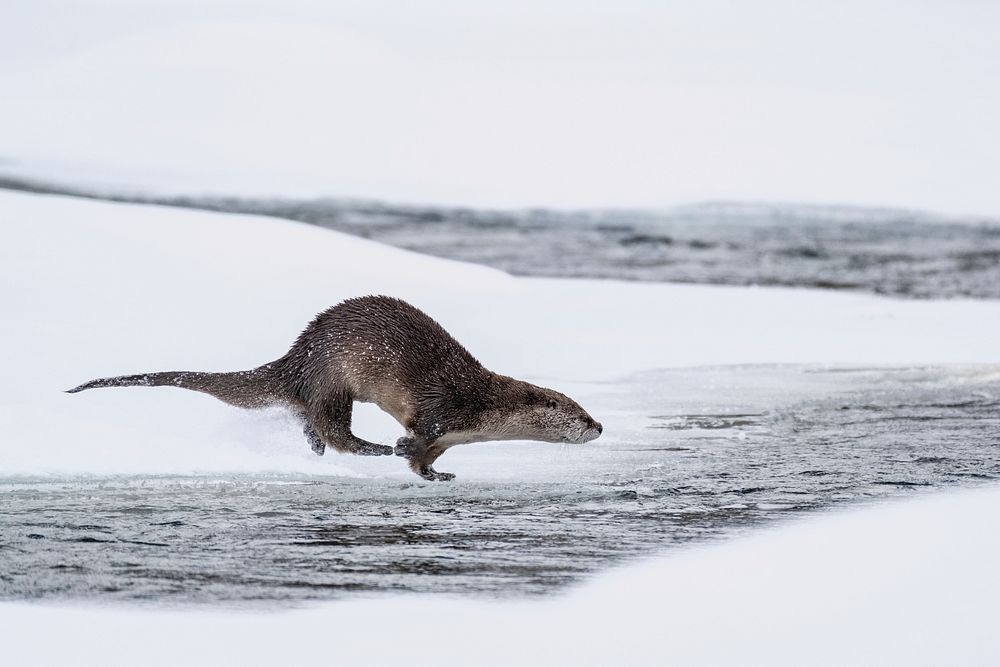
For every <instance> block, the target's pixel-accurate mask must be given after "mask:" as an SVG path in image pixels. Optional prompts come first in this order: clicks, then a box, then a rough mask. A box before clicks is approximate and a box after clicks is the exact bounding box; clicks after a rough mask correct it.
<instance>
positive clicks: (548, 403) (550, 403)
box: [545, 398, 559, 410]
mask: <svg viewBox="0 0 1000 667" xmlns="http://www.w3.org/2000/svg"><path fill="white" fill-rule="evenodd" d="M545 407H547V408H551V409H553V410H555V409H556V408H558V407H559V404H558V403H556V399H554V398H550V399H549V400H547V401H545Z"/></svg>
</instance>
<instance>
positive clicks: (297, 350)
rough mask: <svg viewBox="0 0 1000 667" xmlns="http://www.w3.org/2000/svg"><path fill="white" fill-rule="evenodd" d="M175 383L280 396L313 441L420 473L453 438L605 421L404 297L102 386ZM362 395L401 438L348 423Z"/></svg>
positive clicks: (330, 313)
mask: <svg viewBox="0 0 1000 667" xmlns="http://www.w3.org/2000/svg"><path fill="white" fill-rule="evenodd" d="M126 386H155V387H159V386H175V387H180V388H182V389H191V390H194V391H200V392H204V393H207V394H210V395H212V396H215V397H216V398H218V399H220V400H223V401H225V402H227V403H230V404H232V405H236V406H239V407H244V408H259V407H266V406H270V405H284V406H286V407H289V408H291V409H293V410H295V411H296V412H297V413H298V414H299V415H301V417H302V418H303V420H304V421H305V429H304V431H305V434H306V436H307V437H308V439H309V441H310V443H311V445H312V448H313V450H314V451H315V452H316V453H317V454H322V453H323V452H324V451H325V449H326V447H327V446H330V447H334V448H335V449H337V450H338V451H342V452H350V453H354V454H365V455H388V454H392V453H396V454H398V455H399V456H404V457H406V458H407V459H409V461H410V467H411V468H412V469H413V470H414V472H416V473H417V474H418V475H420V476H421V477H424V478H425V479H431V480H447V479H452V478H453V477H454V475H451V474H450V473H440V472H437V471H436V470H434V468H433V463H434V461H435V460H436V459H437V458H438V457H439V456H440V455H441V454H442V453H443V452H444V451H445V450H446V449H448V448H449V447H452V446H454V445H459V444H463V443H468V442H480V441H486V440H541V441H545V442H576V443H579V442H587V441H590V440H593V439H594V438H596V437H598V436H599V435H600V433H601V431H602V428H601V425H600V424H599V423H597V422H596V421H594V419H593V418H592V417H591V416H590V415H589V414H587V412H586V411H585V410H584V409H583V408H582V407H580V406H579V405H578V404H577V403H576V402H575V401H573V400H572V399H571V398H569V397H567V396H565V395H563V394H560V393H559V392H557V391H554V390H552V389H546V388H545V387H539V386H536V385H533V384H530V383H527V382H523V381H521V380H515V379H514V378H510V377H507V376H505V375H499V374H497V373H494V372H492V371H490V370H487V369H486V368H485V367H483V365H482V364H480V363H479V361H477V360H476V358H475V357H473V356H472V354H470V353H469V351H468V350H466V349H465V348H464V347H463V346H462V345H461V344H460V343H459V342H458V341H457V340H455V339H454V338H453V337H452V336H451V335H450V334H449V333H448V332H447V331H445V330H444V328H443V327H442V326H441V325H440V324H438V323H437V322H435V321H434V320H433V319H432V318H431V317H430V316H428V315H427V314H425V313H424V312H422V311H420V310H418V309H417V308H414V307H413V306H411V305H410V304H408V303H406V302H405V301H402V300H400V299H396V298H392V297H386V296H366V297H361V298H356V299H348V300H347V301H344V302H343V303H340V304H338V305H336V306H334V307H332V308H330V309H328V310H326V311H324V312H322V313H320V314H319V315H317V316H316V318H315V319H314V320H313V321H312V322H311V323H310V324H309V325H308V326H307V327H306V329H305V331H303V332H302V334H301V335H299V337H298V339H297V340H296V341H295V343H294V344H293V345H292V347H291V349H290V350H289V351H288V353H287V354H286V355H285V356H283V357H281V358H280V359H278V360H277V361H273V362H271V363H268V364H264V365H263V366H260V367H259V368H255V369H253V370H250V371H240V372H236V373H201V372H194V371H177V372H162V373H146V374H141V375H127V376H120V377H113V378H104V379H99V380H93V381H91V382H87V383H85V384H82V385H80V386H79V387H76V388H74V389H71V390H70V392H77V391H82V390H84V389H92V388H96V387H126ZM354 401H361V402H367V403H375V404H376V405H378V406H379V407H380V408H381V409H383V410H385V411H386V412H387V413H389V414H390V415H392V416H393V417H394V418H395V419H396V421H398V422H399V423H400V424H402V425H403V426H404V427H405V428H406V431H407V434H406V436H404V437H402V438H400V439H399V440H398V441H397V444H396V447H395V448H392V447H388V446H386V445H378V444H375V443H372V442H368V441H365V440H362V439H361V438H358V437H357V436H355V435H354V434H353V433H352V432H351V412H352V408H353V403H354Z"/></svg>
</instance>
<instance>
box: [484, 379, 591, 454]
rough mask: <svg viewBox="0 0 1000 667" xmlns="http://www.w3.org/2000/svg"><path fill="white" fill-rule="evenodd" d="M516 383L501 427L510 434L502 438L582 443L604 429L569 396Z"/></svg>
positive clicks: (510, 393)
mask: <svg viewBox="0 0 1000 667" xmlns="http://www.w3.org/2000/svg"><path fill="white" fill-rule="evenodd" d="M515 382H517V385H516V387H513V388H512V389H513V391H511V392H509V394H508V399H509V400H508V401H507V405H506V406H505V408H506V410H505V411H504V415H503V420H502V421H503V422H504V423H503V424H502V425H501V426H500V427H501V429H502V430H504V431H506V432H507V433H508V434H509V435H508V438H505V439H517V440H521V439H524V440H540V441H542V442H572V443H583V442H590V441H591V440H594V439H595V438H597V437H598V436H599V435H601V432H602V431H603V430H604V427H602V426H601V424H600V423H599V422H597V421H595V420H594V418H593V417H591V416H590V415H589V414H588V413H587V411H586V410H584V409H583V408H581V407H580V404H579V403H577V402H576V401H574V400H573V399H572V398H570V397H569V396H566V395H565V394H560V393H559V392H558V391H555V390H552V389H546V388H545V387H538V386H535V385H533V384H529V383H527V382H520V381H515Z"/></svg>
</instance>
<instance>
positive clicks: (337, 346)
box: [292, 296, 485, 403]
mask: <svg viewBox="0 0 1000 667" xmlns="http://www.w3.org/2000/svg"><path fill="white" fill-rule="evenodd" d="M292 352H294V353H296V356H297V357H299V359H300V361H301V363H302V364H303V368H304V369H306V368H308V369H309V370H310V371H311V373H310V374H312V373H322V374H326V373H334V374H336V376H338V377H340V378H343V379H344V380H346V381H347V383H348V385H349V387H348V388H349V389H350V390H351V391H352V393H354V394H355V395H356V397H357V399H358V400H371V401H374V402H376V403H380V402H381V401H380V400H378V398H379V396H380V395H382V394H386V393H390V394H398V393H399V390H400V388H411V387H418V386H419V387H423V388H426V389H427V390H430V391H446V392H449V393H450V391H451V390H452V389H454V390H460V387H459V386H457V385H461V384H463V383H465V382H467V381H469V380H472V379H474V378H476V377H477V376H479V375H481V374H482V373H484V372H485V370H484V369H483V367H482V365H481V364H480V363H479V361H477V360H476V358H475V357H473V356H472V354H471V353H470V352H469V351H468V350H466V349H465V347H463V346H462V344H461V343H459V342H458V341H457V340H455V339H454V338H453V337H452V336H451V334H449V333H448V332H447V331H445V330H444V327H442V326H441V325H440V324H438V323H437V322H436V321H435V320H434V319H433V318H432V317H430V316H429V315H427V314H426V313H424V312H423V311H421V310H419V309H418V308H415V307H413V306H411V305H410V304H408V303H406V302H405V301H402V300H401V299H396V298H393V297H387V296H365V297H359V298H354V299H348V300H346V301H344V302H342V303H340V304H338V305H336V306H333V307H332V308H329V309H328V310H326V311H324V312H322V313H320V314H319V315H317V316H316V318H315V319H314V320H313V321H312V322H311V323H310V324H309V326H308V327H306V329H305V331H303V332H302V334H301V335H300V336H299V338H298V340H297V341H296V342H295V345H294V346H293V347H292ZM310 367H311V368H310Z"/></svg>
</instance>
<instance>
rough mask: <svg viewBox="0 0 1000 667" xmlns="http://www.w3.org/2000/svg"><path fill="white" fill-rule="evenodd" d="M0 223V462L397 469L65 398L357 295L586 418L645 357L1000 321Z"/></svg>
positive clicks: (136, 398) (892, 353) (376, 418)
mask: <svg viewBox="0 0 1000 667" xmlns="http://www.w3.org/2000/svg"><path fill="white" fill-rule="evenodd" d="M0 220H3V225H4V243H3V245H2V247H0V309H2V312H3V314H4V327H3V332H2V352H0V353H2V354H3V357H4V359H3V363H4V368H5V371H6V377H8V379H9V381H8V382H6V383H3V385H2V386H0V424H2V425H3V430H4V433H5V436H6V437H5V439H4V444H3V446H2V447H0V474H8V475H9V474H46V473H63V474H74V473H93V474H110V473H146V474H155V473H163V474H167V473H187V472H206V471H241V472H252V471H275V470H278V471H283V472H306V473H311V474H330V473H335V474H336V473H341V474H358V473H364V474H368V473H375V474H381V473H384V472H386V471H388V470H395V469H396V468H398V467H399V466H398V465H393V463H398V461H396V462H390V461H389V460H375V461H361V460H359V459H358V458H356V457H342V456H341V457H333V456H328V457H324V458H322V459H319V458H317V457H315V456H313V455H312V454H311V453H310V452H309V451H308V448H303V447H302V442H301V434H300V433H299V432H298V429H297V427H296V426H295V424H294V423H292V422H291V421H289V420H287V419H285V418H283V417H281V416H280V415H279V416H270V415H263V416H261V415H257V414H247V413H244V412H242V411H239V410H236V409H234V408H230V407H228V406H226V405H224V404H221V403H219V402H217V401H215V400H213V399H211V398H209V397H206V396H203V395H200V394H195V393H191V392H181V391H176V390H173V389H169V388H164V389H131V390H112V389H107V390H100V391H91V392H85V393H81V394H76V395H67V394H63V393H62V391H63V390H65V389H67V388H69V387H73V386H76V385H77V384H79V383H80V382H82V381H84V380H87V379H90V378H94V377H101V376H108V375H117V374H123V373H134V372H142V371H152V370H171V369H173V370H235V369H243V368H251V367H254V366H257V365H259V364H261V363H264V362H266V361H269V360H271V359H274V358H277V357H278V356H280V355H281V354H283V353H284V352H285V350H287V348H288V346H289V344H290V343H291V341H292V340H293V339H294V338H295V336H296V335H297V334H298V332H299V331H300V330H301V328H302V327H304V326H305V324H306V322H308V321H309V320H310V319H311V318H312V317H313V316H314V315H315V314H316V313H317V312H319V311H320V310H322V309H324V308H326V307H328V306H330V305H332V304H335V303H337V302H338V301H340V300H341V299H343V298H345V297H349V296H356V295H360V294H369V293H387V294H392V295H396V296H400V297H403V298H405V299H408V300H410V301H411V302H413V303H414V304H416V305H417V306H419V307H421V308H423V309H425V310H426V311H427V312H429V313H430V314H432V315H433V316H434V317H435V318H437V319H438V320H440V321H441V322H442V324H443V325H444V326H445V327H446V328H447V329H448V330H450V331H451V332H452V333H453V334H454V335H455V336H456V337H457V338H458V339H459V340H460V341H462V342H463V343H464V344H465V345H466V346H467V347H469V348H470V349H471V350H472V351H473V353H474V354H476V355H477V356H478V357H479V358H480V359H481V360H482V361H483V362H484V363H485V364H486V365H487V366H488V367H490V368H493V369H494V370H497V371H500V372H504V373H508V374H511V375H517V376H523V377H525V378H528V379H533V380H535V381H538V382H542V383H545V384H548V385H551V386H554V387H556V388H562V389H565V390H566V391H569V392H570V393H573V394H574V395H575V396H578V397H579V399H580V401H581V402H582V403H583V404H584V405H585V406H587V407H588V408H589V409H590V411H591V412H593V413H594V414H597V415H600V413H601V408H602V406H601V405H600V404H594V403H593V402H591V401H590V400H589V399H590V397H591V396H590V395H591V394H592V393H593V392H594V389H593V388H592V387H591V388H588V385H587V384H586V383H590V382H598V381H606V380H612V379H614V378H616V377H620V376H623V375H625V374H628V373H632V372H635V371H640V370H645V369H653V368H664V367H677V366H698V365H710V364H741V363H769V362H775V363H793V362H803V363H837V362H844V363H853V364H927V363H949V362H956V363H959V362H961V363H975V362H996V361H998V360H1000V358H998V355H997V350H996V346H995V344H994V343H993V341H992V339H991V337H990V336H988V335H986V333H985V332H989V331H997V330H1000V303H996V302H987V301H978V302H976V301H946V302H917V301H893V300H890V299H884V298H878V297H872V296H865V295H852V294H842V293H833V292H819V291H808V290H789V289H763V288H761V289H755V288H739V287H737V288H729V287H707V286H694V285H659V284H631V283H619V282H613V281H603V282H602V281H583V280H544V279H517V278H512V277H510V276H508V275H506V274H503V273H500V272H498V271H494V270H491V269H487V268H482V267H478V266H472V265H467V264H461V263H457V262H450V261H446V260H441V259H435V258H430V257H425V256H420V255H416V254H413V253H408V252H405V251H401V250H398V249H393V248H388V247H384V246H381V245H378V244H375V243H370V242H366V241H364V240H361V239H358V238H354V237H349V236H344V235H341V234H336V233H332V232H329V231H326V230H322V229H318V228H315V227H311V226H308V225H303V224H298V223H293V222H288V221H281V220H272V219H266V218H260V217H253V216H235V215H220V214H212V213H204V212H197V211H187V210H179V209H170V208H159V207H143V206H130V205H119V204H107V203H99V202H92V201H84V200H76V199H72V198H62V197H42V196H36V195H25V194H13V193H0ZM358 428H359V430H360V431H361V432H362V433H364V434H366V435H369V436H370V437H372V438H374V439H376V440H380V441H383V442H392V441H394V439H395V438H396V437H398V435H399V427H398V425H396V424H394V423H393V422H392V421H391V420H390V419H388V418H387V417H385V416H384V415H382V414H381V413H378V412H377V411H375V410H360V411H359V419H358ZM254 434H256V436H255V437H250V436H252V435H254ZM601 442H608V443H612V442H614V436H613V435H612V434H610V433H609V434H607V435H606V436H605V438H603V439H602V441H601ZM248 443H249V444H248ZM468 449H469V450H470V451H471V450H472V449H473V448H468Z"/></svg>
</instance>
